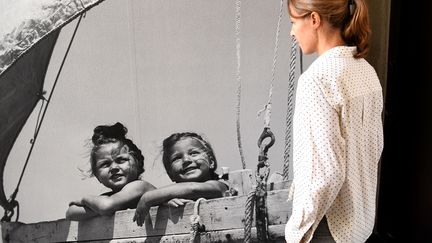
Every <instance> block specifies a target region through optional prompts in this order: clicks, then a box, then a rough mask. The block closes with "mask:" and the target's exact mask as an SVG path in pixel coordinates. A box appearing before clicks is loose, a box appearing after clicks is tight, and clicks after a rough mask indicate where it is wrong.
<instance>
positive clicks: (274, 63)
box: [257, 0, 284, 127]
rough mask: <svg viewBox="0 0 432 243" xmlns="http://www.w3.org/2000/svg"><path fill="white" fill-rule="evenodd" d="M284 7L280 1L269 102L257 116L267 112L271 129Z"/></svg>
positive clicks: (266, 115)
mask: <svg viewBox="0 0 432 243" xmlns="http://www.w3.org/2000/svg"><path fill="white" fill-rule="evenodd" d="M283 5H284V1H283V0H281V1H280V5H279V18H278V23H277V27H276V37H275V46H274V50H273V65H272V71H271V80H270V88H269V97H268V100H267V104H266V105H265V106H264V108H263V109H261V110H260V111H258V114H257V116H260V115H261V113H262V112H265V115H264V127H270V120H271V104H272V96H273V86H274V85H273V83H274V80H275V73H276V64H277V59H278V51H279V33H280V23H281V20H282V13H283Z"/></svg>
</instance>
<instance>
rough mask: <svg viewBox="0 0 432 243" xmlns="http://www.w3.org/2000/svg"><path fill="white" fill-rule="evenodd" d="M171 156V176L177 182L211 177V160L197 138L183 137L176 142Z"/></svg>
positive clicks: (204, 179) (201, 180) (199, 180)
mask: <svg viewBox="0 0 432 243" xmlns="http://www.w3.org/2000/svg"><path fill="white" fill-rule="evenodd" d="M170 152H171V155H170V156H169V159H170V163H171V167H170V177H171V179H172V180H173V181H175V182H203V181H207V180H210V179H211V176H210V174H211V173H210V170H211V169H213V167H214V162H213V161H210V159H209V156H208V154H207V151H206V148H205V147H204V145H203V144H202V143H201V142H200V141H199V140H197V139H195V138H190V137H188V138H183V139H181V140H179V141H178V142H176V143H175V144H174V146H173V147H172V149H171V151H170Z"/></svg>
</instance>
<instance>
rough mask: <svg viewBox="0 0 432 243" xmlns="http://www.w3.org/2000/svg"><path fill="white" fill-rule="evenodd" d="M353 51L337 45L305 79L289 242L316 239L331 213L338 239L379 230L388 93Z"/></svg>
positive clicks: (299, 96) (296, 129) (297, 120)
mask: <svg viewBox="0 0 432 243" xmlns="http://www.w3.org/2000/svg"><path fill="white" fill-rule="evenodd" d="M353 52H355V47H346V46H340V47H335V48H332V49H330V50H328V51H326V52H325V53H323V54H322V55H321V56H319V57H318V58H317V59H316V60H315V61H314V62H313V63H312V65H311V66H310V67H309V68H308V70H307V71H306V72H305V73H303V74H302V75H301V76H300V78H299V81H298V86H297V93H296V105H295V113H294V121H293V123H294V124H293V151H294V152H293V153H294V154H293V160H294V162H293V163H294V165H293V169H294V181H293V188H294V197H293V211H292V216H291V217H290V219H289V221H288V223H287V225H286V228H285V238H286V240H287V242H309V241H310V240H311V238H312V236H313V233H314V231H315V229H316V227H317V226H318V224H319V222H320V221H321V219H322V218H323V217H324V215H325V216H326V217H327V221H328V225H329V229H330V232H331V234H332V237H333V238H334V239H335V240H336V242H364V241H366V239H367V238H368V237H369V236H370V234H371V233H372V229H373V225H374V220H375V198H376V190H377V169H378V161H379V159H380V156H381V152H382V149H383V127H382V119H381V113H382V109H383V97H382V89H381V85H380V82H379V80H378V77H377V75H376V73H375V70H374V69H373V67H372V66H371V65H369V63H367V62H366V60H364V59H362V58H361V59H355V58H353Z"/></svg>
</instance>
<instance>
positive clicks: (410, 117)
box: [368, 0, 432, 242]
mask: <svg viewBox="0 0 432 243" xmlns="http://www.w3.org/2000/svg"><path fill="white" fill-rule="evenodd" d="M431 32H432V6H431V3H430V1H424V2H423V1H422V2H419V1H402V0H399V1H395V0H393V1H392V2H391V12H390V36H389V56H388V73H387V74H388V79H387V90H386V92H387V94H386V98H385V113H384V151H383V155H382V160H381V171H380V184H379V196H378V212H377V223H376V229H375V232H374V234H373V235H372V236H371V238H370V239H369V241H368V242H432V62H431V58H432V38H431Z"/></svg>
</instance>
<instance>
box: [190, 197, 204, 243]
mask: <svg viewBox="0 0 432 243" xmlns="http://www.w3.org/2000/svg"><path fill="white" fill-rule="evenodd" d="M203 200H204V201H205V198H199V199H198V200H196V201H195V204H194V214H193V215H191V216H190V221H191V230H190V239H189V242H190V243H194V242H195V238H196V236H197V234H198V231H199V229H200V221H201V217H200V216H199V204H200V202H201V201H203Z"/></svg>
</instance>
